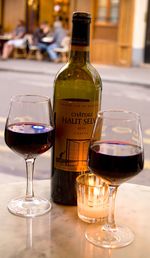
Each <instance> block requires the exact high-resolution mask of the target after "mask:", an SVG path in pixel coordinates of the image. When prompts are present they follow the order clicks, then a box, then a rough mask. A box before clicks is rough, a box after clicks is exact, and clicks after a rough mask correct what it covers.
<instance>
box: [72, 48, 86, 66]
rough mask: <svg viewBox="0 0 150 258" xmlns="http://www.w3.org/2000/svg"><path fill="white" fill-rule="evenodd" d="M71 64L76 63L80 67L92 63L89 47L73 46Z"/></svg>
mask: <svg viewBox="0 0 150 258" xmlns="http://www.w3.org/2000/svg"><path fill="white" fill-rule="evenodd" d="M69 61H70V62H74V63H75V62H76V63H78V64H80V65H83V64H85V63H89V62H90V55H89V46H81V45H80V46H78V45H71V51H70V58H69Z"/></svg>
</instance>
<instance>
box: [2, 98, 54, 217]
mask: <svg viewBox="0 0 150 258" xmlns="http://www.w3.org/2000/svg"><path fill="white" fill-rule="evenodd" d="M5 142H6V144H7V145H8V147H9V148H10V149H11V150H13V151H14V152H16V153H17V154H19V155H21V156H22V157H23V158H24V159H25V163H26V175H27V187H26V195H25V197H18V198H15V199H13V200H11V201H10V202H9V203H8V210H9V211H10V212H11V213H13V214H15V215H18V216H23V217H35V216H38V215H42V214H45V213H46V212H48V211H49V210H50V209H51V204H50V202H49V201H48V200H47V199H44V198H42V197H36V196H35V195H34V191H33V173H34V163H35V159H36V157H37V156H38V155H40V154H42V153H44V152H46V151H47V150H48V149H50V148H51V146H52V145H53V142H54V125H53V114H52V108H51V103H50V99H49V98H47V97H44V96H38V95H20V96H19V95H18V96H14V97H13V98H12V99H11V103H10V109H9V114H8V118H7V121H6V126H5Z"/></svg>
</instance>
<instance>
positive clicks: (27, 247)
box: [0, 180, 150, 258]
mask: <svg viewBox="0 0 150 258" xmlns="http://www.w3.org/2000/svg"><path fill="white" fill-rule="evenodd" d="M34 188H35V191H36V193H38V194H39V195H41V196H45V197H46V198H49V196H50V181H49V180H41V181H36V182H35V186H34ZM24 189H25V182H24V183H15V184H7V185H6V184H4V185H1V195H0V208H1V212H0V221H1V224H0V225H1V228H0V229H1V234H0V257H5V258H10V257H11V258H20V257H21V258H26V257H32V258H40V257H47V258H90V257H92V258H100V257H103V258H110V257H112V258H127V257H128V258H141V257H143V258H149V255H150V245H149V232H150V223H149V217H150V187H146V186H139V185H133V184H123V185H122V186H120V189H119V190H118V196H117V200H116V220H117V222H118V223H119V222H120V223H123V224H127V225H128V226H129V227H130V228H131V229H132V230H133V231H134V232H135V241H134V242H133V243H132V244H131V245H129V246H127V247H124V248H120V249H115V250H107V249H102V248H98V247H95V246H94V245H92V244H90V243H89V242H88V241H87V240H86V239H85V236H84V232H85V229H86V228H87V227H90V226H93V225H91V224H90V225H89V224H87V223H84V222H82V221H81V220H80V219H79V218H78V216H77V210H76V207H67V206H61V205H56V204H53V207H52V210H51V211H50V213H48V214H46V215H43V216H41V217H37V218H35V219H25V218H20V217H17V216H14V215H12V214H10V213H9V212H8V210H7V208H6V206H7V203H8V201H9V200H10V199H11V198H12V197H15V196H19V195H20V194H24ZM96 226H97V225H96Z"/></svg>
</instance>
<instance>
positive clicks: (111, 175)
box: [86, 110, 144, 248]
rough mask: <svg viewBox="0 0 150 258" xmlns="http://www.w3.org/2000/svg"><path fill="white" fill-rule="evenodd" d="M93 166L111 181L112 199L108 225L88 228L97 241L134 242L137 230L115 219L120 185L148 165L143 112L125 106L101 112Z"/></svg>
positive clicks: (112, 245) (91, 157)
mask: <svg viewBox="0 0 150 258" xmlns="http://www.w3.org/2000/svg"><path fill="white" fill-rule="evenodd" d="M88 164H89V167H90V169H91V170H92V172H93V173H95V174H96V175H98V176H100V177H102V178H103V179H104V180H105V181H106V182H107V183H108V185H109V191H110V197H109V198H110V201H109V204H110V205H109V206H110V207H109V216H108V223H107V225H103V226H101V227H100V228H99V229H98V230H97V232H94V230H93V232H90V231H89V232H86V238H87V239H88V240H89V241H90V242H92V243H94V244H95V245H98V246H102V247H107V248H116V247H121V246H126V245H128V244H130V243H131V242H132V241H133V239H134V234H133V233H132V231H131V230H130V229H129V228H127V227H126V226H122V225H121V226H118V225H116V224H115V220H114V207H115V197H116V193H117V188H118V186H119V185H120V184H121V183H123V182H125V181H127V180H129V179H130V178H132V177H133V176H135V175H137V174H138V173H140V172H141V171H142V169H143V165H144V149H143V142H142V131H141V123H140V116H139V115H138V114H137V113H134V112H130V111H125V110H108V111H103V112H99V113H98V116H97V119H96V123H95V127H94V130H93V135H92V139H91V143H90V147H89V160H88Z"/></svg>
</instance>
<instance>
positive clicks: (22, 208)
mask: <svg viewBox="0 0 150 258" xmlns="http://www.w3.org/2000/svg"><path fill="white" fill-rule="evenodd" d="M7 208H8V210H9V211H10V212H11V213H12V214H14V215H17V216H21V217H26V218H27V217H28V218H33V217H37V216H41V215H43V214H45V213H47V212H49V211H50V210H51V203H50V202H49V201H48V200H46V199H44V198H41V197H33V198H32V199H31V198H30V199H27V198H25V197H20V198H15V199H12V200H11V201H10V202H9V203H8V205H7Z"/></svg>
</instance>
